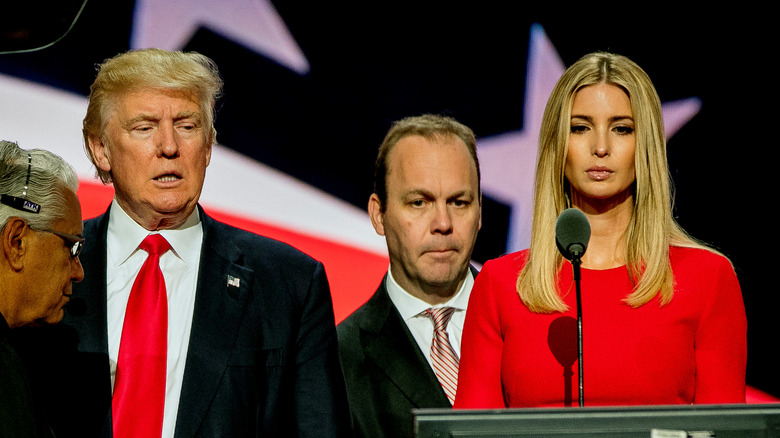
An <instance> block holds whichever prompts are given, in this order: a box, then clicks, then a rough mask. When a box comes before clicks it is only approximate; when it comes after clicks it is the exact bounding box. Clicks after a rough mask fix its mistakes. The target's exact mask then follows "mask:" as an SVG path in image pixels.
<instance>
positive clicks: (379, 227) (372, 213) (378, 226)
mask: <svg viewBox="0 0 780 438" xmlns="http://www.w3.org/2000/svg"><path fill="white" fill-rule="evenodd" d="M368 216H369V217H370V218H371V224H372V225H373V226H374V230H375V231H376V233H377V234H379V235H380V236H384V235H385V224H384V220H385V214H384V213H383V212H382V201H380V200H379V196H377V194H376V193H373V194H372V195H371V197H370V198H369V199H368Z"/></svg>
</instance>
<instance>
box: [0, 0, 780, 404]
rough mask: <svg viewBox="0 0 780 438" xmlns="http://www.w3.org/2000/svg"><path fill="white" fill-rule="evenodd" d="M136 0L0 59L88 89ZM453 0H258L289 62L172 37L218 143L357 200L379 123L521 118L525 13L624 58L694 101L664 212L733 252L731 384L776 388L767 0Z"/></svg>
mask: <svg viewBox="0 0 780 438" xmlns="http://www.w3.org/2000/svg"><path fill="white" fill-rule="evenodd" d="M247 1H249V0H247ZM44 3H45V2H44ZM136 3H139V4H140V2H133V1H132V0H112V1H108V2H106V1H96V0H92V1H90V2H88V3H87V4H86V7H85V8H84V10H83V13H82V14H81V16H80V17H79V19H78V21H77V22H76V24H75V26H74V27H73V29H72V30H71V32H70V33H69V34H68V35H67V36H66V37H65V38H63V39H62V40H61V41H59V42H58V43H56V44H54V45H53V46H51V47H49V48H46V49H44V50H40V51H36V52H31V53H24V54H5V55H0V73H2V74H5V75H9V76H15V77H21V78H25V79H28V80H31V81H34V82H37V83H42V84H46V85H50V86H54V87H57V88H61V89H63V90H67V91H70V92H74V93H78V94H81V95H87V94H88V92H89V84H90V83H91V81H92V80H93V78H94V71H95V64H97V63H100V62H101V61H103V60H104V59H106V58H108V57H110V56H113V55H115V54H117V53H119V52H122V51H125V50H127V49H129V48H130V47H131V30H132V28H133V25H134V23H133V11H134V8H135V7H137V6H138V4H136ZM145 3H150V4H153V3H159V2H154V1H147V2H145ZM174 3H180V2H172V4H174ZM184 3H186V2H184ZM196 3H199V2H193V6H192V7H197V5H195V4H196ZM233 3H236V2H225V7H226V8H230V7H232V6H231V4H233ZM238 3H240V2H238ZM258 3H259V1H258ZM466 3H467V4H466V5H459V6H458V5H456V4H457V3H456V2H411V1H385V0H381V1H376V2H354V3H353V2H306V1H299V0H287V1H281V0H276V1H273V2H272V6H273V7H274V8H275V10H276V11H277V12H278V14H279V16H280V17H281V19H282V20H283V21H284V23H285V24H286V26H287V28H288V30H289V32H290V34H291V35H292V36H293V37H294V39H295V41H296V42H297V44H298V46H299V47H300V49H301V51H302V52H303V54H304V56H305V57H306V58H307V60H308V62H309V64H310V70H309V71H308V72H307V73H306V74H303V75H302V74H299V73H296V72H294V71H292V70H291V69H289V68H286V67H283V66H281V65H279V64H278V63H276V62H275V61H273V60H272V59H270V58H269V57H266V56H263V55H261V54H258V53H257V51H254V50H251V49H249V48H247V47H245V46H244V45H242V44H239V43H237V42H235V41H234V39H232V38H230V37H226V36H225V35H224V33H223V32H220V31H218V30H214V29H213V28H211V27H208V26H201V27H196V28H195V31H194V33H192V34H191V36H189V37H188V38H186V39H185V41H184V45H183V46H182V48H183V49H186V50H195V51H199V52H201V53H204V54H206V55H208V56H210V57H212V58H213V59H214V60H215V61H216V62H217V64H218V65H219V67H220V70H221V72H222V74H223V77H224V79H225V83H226V87H225V96H224V98H222V99H221V101H220V102H219V113H218V116H217V130H218V132H219V140H220V143H222V144H225V145H228V146H233V147H234V148H236V149H237V151H238V152H240V153H242V154H245V155H247V156H249V157H252V158H254V159H256V160H258V161H260V162H262V163H265V164H266V165H268V166H271V167H273V168H276V169H278V170H280V171H281V172H284V173H286V174H289V175H291V176H293V177H294V178H297V179H299V180H302V181H304V182H305V183H308V184H311V185H312V186H315V187H318V188H320V189H322V190H324V191H325V192H328V193H330V194H332V195H334V196H336V197H338V198H340V199H342V200H344V201H346V202H348V203H350V204H353V205H355V206H357V207H359V208H361V209H362V208H364V207H365V205H366V201H367V199H368V196H369V195H370V193H371V191H372V182H371V181H372V172H373V160H374V157H375V153H376V148H377V146H378V145H379V143H380V142H381V139H382V137H383V136H384V133H385V132H386V130H387V128H388V127H389V124H390V122H391V121H393V120H396V119H399V118H401V117H404V116H408V115H416V114H420V113H424V112H436V113H445V114H449V115H451V116H453V117H455V118H457V119H458V120H460V121H462V122H463V123H465V124H467V125H469V126H471V127H472V128H473V129H474V131H475V132H476V134H477V136H478V138H486V137H491V136H494V135H499V134H502V133H505V132H511V131H518V130H521V129H523V128H524V127H523V126H522V124H523V102H524V96H525V94H526V90H525V77H526V62H527V58H528V43H529V35H530V30H531V28H532V26H533V25H534V24H538V25H540V26H541V27H542V28H543V29H544V31H545V32H546V34H547V36H548V38H549V39H550V41H551V42H552V44H553V45H554V46H555V48H556V50H557V52H558V54H559V56H560V58H561V60H562V61H563V63H564V64H565V65H567V66H568V65H570V64H571V63H573V62H574V61H576V60H577V59H578V58H579V57H580V56H582V55H584V54H586V53H588V52H591V51H594V50H608V51H613V52H617V53H620V54H624V55H626V56H628V57H630V58H632V59H633V60H634V61H636V62H637V63H638V64H639V65H641V66H642V67H643V68H644V69H645V70H646V71H647V72H648V74H649V75H650V77H651V78H652V79H653V81H654V83H655V85H656V87H657V89H658V92H659V94H660V96H661V99H662V101H664V102H667V101H674V100H677V99H686V98H689V97H694V96H695V97H698V98H699V99H700V100H701V110H700V111H699V113H698V114H696V115H695V116H694V117H693V118H692V119H691V120H690V121H689V122H688V123H686V124H685V125H684V126H683V127H682V128H681V129H680V130H679V131H678V132H677V133H676V134H675V135H674V136H672V137H671V138H670V140H669V143H668V157H669V162H670V166H671V171H672V177H673V179H674V181H675V185H676V198H675V199H676V203H675V216H676V217H677V219H678V220H679V222H680V223H681V224H682V225H683V227H684V228H685V229H686V230H687V231H689V232H690V233H691V234H692V235H694V236H695V237H697V238H699V239H701V240H704V241H706V242H708V243H710V244H712V245H714V246H715V247H717V248H718V249H720V250H721V251H722V252H724V253H725V254H726V255H727V256H729V257H730V258H731V260H732V261H733V263H734V265H735V267H736V270H737V273H738V276H739V279H740V282H741V285H742V288H743V294H744V299H745V304H746V307H747V313H748V323H749V333H748V337H749V345H748V346H749V358H748V384H750V385H752V386H755V387H757V388H759V389H762V390H764V391H767V392H769V393H771V394H774V395H775V396H780V379H778V377H777V376H776V374H775V372H776V371H775V370H776V368H777V367H776V365H775V363H774V358H775V357H776V354H775V353H773V351H774V350H776V348H777V346H776V344H775V341H773V340H772V339H776V338H775V336H777V334H778V332H779V330H778V327H777V323H776V320H775V318H776V317H777V316H776V315H777V306H778V301H780V300H778V297H777V295H778V287H777V286H775V285H774V283H773V277H772V276H770V275H769V274H771V272H776V271H777V268H776V267H775V264H776V260H777V253H778V251H775V250H774V249H775V248H776V247H778V245H777V243H776V241H775V240H774V238H775V236H776V235H777V234H778V233H777V232H776V231H775V230H774V228H775V227H776V226H777V225H776V223H777V222H776V220H773V219H771V217H774V214H775V213H774V210H775V208H774V207H771V205H772V204H773V203H774V201H773V199H774V196H775V192H776V186H775V184H774V181H772V182H771V183H770V179H774V178H773V176H774V172H773V170H774V168H775V166H776V160H775V156H774V149H775V148H776V147H777V146H776V143H777V140H776V137H777V136H776V135H775V133H774V131H773V128H772V126H776V125H777V121H776V117H777V115H776V112H777V111H776V109H775V107H776V105H777V101H778V100H777V94H778V93H777V85H776V83H777V82H776V80H774V77H773V76H774V75H772V74H771V73H774V67H773V62H772V58H774V57H776V56H777V53H776V43H777V42H778V41H777V40H778V38H777V33H776V32H775V31H774V30H773V28H774V27H775V26H777V25H776V24H775V23H770V22H769V19H767V18H764V17H766V16H767V15H768V14H769V12H768V11H767V10H763V9H761V8H754V7H752V6H750V5H748V4H740V5H733V4H730V5H728V7H730V8H732V10H716V11H710V10H700V9H684V8H681V6H680V5H679V4H674V3H672V4H661V3H647V5H648V7H644V8H639V7H621V6H618V5H617V4H614V3H612V4H595V3H578V4H577V5H568V4H565V3H564V2H544V1H542V2H539V3H540V5H537V6H534V5H533V4H532V3H531V2H500V3H499V2H490V1H482V2H466ZM678 3H681V2H678ZM709 7H714V6H712V5H710V6H708V8H709ZM2 8H6V6H2V7H0V13H2ZM46 9H47V8H46V7H41V8H40V10H37V11H36V13H37V14H40V15H36V17H38V18H39V21H37V23H48V22H47V21H46V20H47V19H48V18H47V17H48V15H47V14H48V12H47V10H46ZM171 13H172V14H174V12H171ZM0 22H2V20H0ZM34 23H35V21H34ZM6 24H7V23H6ZM0 105H2V102H0ZM765 124H768V126H769V127H770V128H769V130H768V131H766V130H764V129H763V126H764V125H765ZM41 128H42V129H46V127H45V126H44V127H41ZM0 137H2V133H0ZM36 146H38V147H45V145H36ZM762 193H763V195H762ZM509 212H510V207H509V206H508V205H504V204H502V203H501V202H499V201H496V200H495V199H491V198H490V197H489V196H486V199H485V203H484V213H483V214H484V217H483V229H482V231H481V233H480V238H479V242H478V245H477V249H476V251H475V254H474V258H475V260H476V261H479V262H484V261H485V260H487V259H489V258H494V257H497V256H499V255H501V254H503V253H504V252H506V251H507V247H506V241H507V226H508V222H509V219H508V218H509Z"/></svg>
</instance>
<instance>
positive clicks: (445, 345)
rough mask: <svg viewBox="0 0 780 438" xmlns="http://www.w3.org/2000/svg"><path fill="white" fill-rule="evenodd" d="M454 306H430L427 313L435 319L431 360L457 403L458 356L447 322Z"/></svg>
mask: <svg viewBox="0 0 780 438" xmlns="http://www.w3.org/2000/svg"><path fill="white" fill-rule="evenodd" d="M454 312H455V308H454V307H439V308H430V309H427V310H426V311H425V313H426V314H427V315H428V316H430V317H431V319H433V342H432V343H431V362H433V372H434V374H436V377H438V378H439V383H441V387H442V388H443V389H444V393H445V394H447V398H448V399H450V404H453V403H455V392H456V390H457V389H458V363H459V362H460V361H459V360H458V356H457V355H456V354H455V350H453V349H452V344H450V337H449V335H447V323H448V322H449V321H450V318H451V317H452V314H453V313H454Z"/></svg>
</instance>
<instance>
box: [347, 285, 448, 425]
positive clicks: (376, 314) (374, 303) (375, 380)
mask: <svg viewBox="0 0 780 438" xmlns="http://www.w3.org/2000/svg"><path fill="white" fill-rule="evenodd" d="M386 280H387V276H385V278H384V279H383V280H382V283H381V284H380V286H379V288H378V289H377V291H376V292H375V293H374V295H373V296H372V297H371V299H369V300H368V302H366V303H365V304H364V305H363V306H361V307H360V308H359V309H358V310H356V311H355V312H354V313H353V314H352V315H350V316H349V317H347V318H346V319H345V320H344V321H342V322H341V323H340V324H339V325H338V327H337V328H336V330H337V332H338V337H339V352H340V354H341V364H342V367H343V369H344V377H345V379H346V381H347V392H348V394H349V403H350V406H351V408H352V420H353V422H354V427H355V434H356V436H358V437H372V438H381V437H393V438H397V437H413V436H414V434H413V427H412V413H411V411H412V409H416V408H449V407H452V405H450V402H449V400H447V396H446V395H445V394H444V390H443V389H442V388H441V385H440V384H439V381H438V380H437V379H436V375H435V374H434V373H433V370H432V369H431V366H430V365H429V364H428V360H427V359H426V358H425V356H424V355H423V353H422V351H420V347H419V346H418V345H417V342H416V341H415V340H414V337H413V336H412V334H411V332H410V331H409V329H408V327H407V326H406V323H404V321H403V319H402V318H401V315H400V314H399V313H398V310H397V309H396V307H395V305H393V302H392V301H391V300H390V296H389V295H388V293H387V289H386V288H385V281H386Z"/></svg>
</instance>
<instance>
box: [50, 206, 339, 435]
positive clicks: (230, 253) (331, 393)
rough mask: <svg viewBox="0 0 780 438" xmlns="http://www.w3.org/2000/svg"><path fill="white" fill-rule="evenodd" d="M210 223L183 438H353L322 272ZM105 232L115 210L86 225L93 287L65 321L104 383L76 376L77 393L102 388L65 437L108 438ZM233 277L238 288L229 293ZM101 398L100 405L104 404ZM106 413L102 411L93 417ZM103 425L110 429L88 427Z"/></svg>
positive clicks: (80, 293) (266, 242)
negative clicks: (97, 433) (96, 435)
mask: <svg viewBox="0 0 780 438" xmlns="http://www.w3.org/2000/svg"><path fill="white" fill-rule="evenodd" d="M200 217H201V221H202V225H203V247H202V252H201V259H200V271H199V275H198V286H197V291H196V299H195V309H194V314H193V321H192V333H191V335H190V341H189V342H190V344H189V350H188V353H187V361H186V366H185V371H184V380H183V384H182V392H181V399H180V403H179V411H178V417H177V420H176V432H175V435H176V437H195V436H197V437H218V436H219V437H223V436H224V437H244V436H264V437H266V436H296V433H297V434H299V435H300V436H312V437H315V436H316V437H325V436H334V437H343V436H347V435H349V433H350V432H349V427H350V424H349V421H350V420H349V408H348V405H347V399H346V391H345V388H344V380H343V375H342V373H341V368H340V365H339V361H338V353H337V343H336V333H335V329H334V316H333V306H332V302H331V297H330V291H329V287H328V283H327V279H326V276H325V272H324V268H323V266H322V264H321V263H319V262H317V261H316V260H314V259H312V258H310V257H308V256H306V255H305V254H303V253H301V252H299V251H297V250H295V249H294V248H292V247H290V246H288V245H286V244H283V243H281V242H277V241H275V240H272V239H268V238H264V237H261V236H257V235H255V234H252V233H249V232H246V231H243V230H239V229H236V228H233V227H230V226H228V225H225V224H222V223H220V222H217V221H215V220H213V219H211V218H210V217H209V216H207V215H206V214H205V213H204V212H203V211H202V210H200ZM107 229H108V213H106V214H104V215H102V216H100V217H98V218H95V219H92V220H89V221H87V222H85V224H84V236H85V237H86V239H87V240H86V243H85V245H84V249H83V250H82V252H81V256H80V258H81V262H82V264H83V265H84V271H85V279H84V281H82V282H81V283H79V284H74V288H73V289H74V297H79V298H77V300H83V304H84V307H85V308H84V309H83V312H82V314H81V315H79V316H74V315H68V316H66V318H65V319H64V320H63V324H64V325H65V327H68V328H71V329H72V330H75V333H76V334H77V336H78V338H77V342H78V349H79V353H78V355H80V356H82V362H84V361H85V359H84V357H83V356H84V355H91V356H92V360H90V361H89V362H90V363H94V362H95V361H98V362H101V361H103V364H102V365H97V367H99V368H100V369H102V370H103V372H101V373H99V375H97V376H94V377H95V378H93V377H92V376H87V375H84V374H83V373H79V372H78V371H77V370H76V371H74V372H76V373H77V376H78V377H75V376H74V377H73V379H74V380H75V381H76V385H82V384H86V385H88V386H90V387H91V388H92V389H91V391H90V393H91V394H93V395H92V396H91V397H92V399H91V400H85V402H89V403H90V406H91V407H90V408H89V409H90V410H91V411H90V412H86V413H80V412H79V408H78V407H70V408H69V409H71V410H73V411H74V412H73V414H72V415H76V416H78V417H79V418H77V419H75V422H74V423H70V424H63V425H62V426H63V429H62V430H63V433H65V434H69V433H73V428H74V427H75V428H79V427H80V428H81V430H83V431H92V430H97V429H101V428H102V434H101V435H102V436H110V430H111V425H110V421H111V413H110V375H109V373H108V341H107V332H106V243H105V237H106V231H107ZM231 277H232V278H234V279H238V281H237V282H236V281H231V283H232V284H229V283H228V279H229V278H231ZM93 374H95V373H93ZM79 380H83V382H80V381H79ZM87 382H88V383H87ZM95 388H98V389H95ZM95 393H97V394H98V396H97V398H99V399H100V400H101V401H102V403H95V400H94V398H95V396H94V394H95ZM77 398H78V397H77ZM62 399H63V398H60V401H61V400H62ZM64 399H65V400H67V397H64ZM76 403H78V401H77V402H76ZM96 404H97V405H100V406H101V407H100V408H99V409H101V410H102V411H101V412H94V411H95V409H96V408H95V406H94V405H96ZM95 419H97V421H98V422H99V423H102V424H94V423H90V421H94V420H95ZM62 421H64V422H67V418H66V419H63V420H62ZM78 422H80V423H81V425H80V426H77V425H76V423H78ZM68 429H70V430H68ZM58 436H59V434H58ZM78 436H86V435H78Z"/></svg>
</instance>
